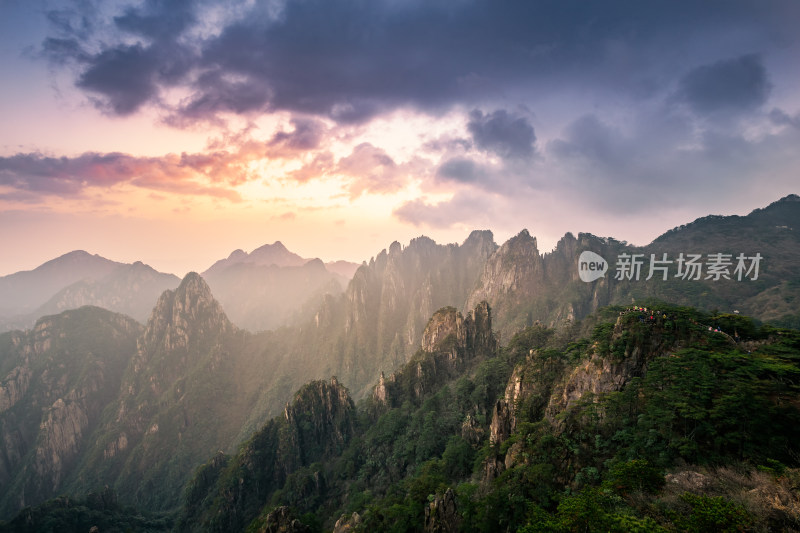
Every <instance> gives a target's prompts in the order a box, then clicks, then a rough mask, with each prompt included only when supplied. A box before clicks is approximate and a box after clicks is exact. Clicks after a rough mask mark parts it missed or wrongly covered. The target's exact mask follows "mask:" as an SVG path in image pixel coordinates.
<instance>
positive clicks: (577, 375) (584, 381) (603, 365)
mask: <svg viewBox="0 0 800 533" xmlns="http://www.w3.org/2000/svg"><path fill="white" fill-rule="evenodd" d="M625 320H626V319H625V317H620V318H619V319H618V320H617V322H616V324H615V326H614V331H613V334H612V337H611V343H612V344H614V343H616V342H618V341H619V340H620V338H621V337H622V335H623V332H624V330H625V329H626V328H627V327H629V326H628V325H627V324H626V322H625ZM666 348H667V347H665V346H664V341H663V336H662V331H661V329H660V327H655V326H654V327H652V328H650V327H648V328H647V330H646V335H645V336H644V340H643V341H642V343H641V344H633V345H629V346H628V347H626V349H625V352H624V355H623V356H622V357H615V356H613V355H611V354H607V353H606V354H604V353H600V350H599V345H598V343H595V344H594V345H593V346H592V347H591V348H590V356H589V358H588V359H586V360H583V361H581V362H580V363H579V364H578V365H577V366H576V367H575V368H574V369H573V370H572V371H571V372H570V373H569V375H568V376H567V377H566V379H565V381H564V384H563V386H562V387H560V388H558V389H555V390H554V391H553V394H552V396H551V398H550V401H549V403H548V405H547V408H546V412H545V415H546V416H547V418H548V419H549V420H550V421H555V419H556V415H558V413H560V412H562V411H565V410H567V409H569V408H571V407H572V406H573V405H575V404H577V403H578V402H579V401H580V400H581V399H582V398H583V397H584V396H586V395H587V394H593V395H595V396H597V395H602V394H606V393H608V392H612V391H618V390H621V389H622V388H623V387H624V386H625V385H626V384H627V383H628V382H630V380H631V379H633V378H634V377H637V376H642V375H643V374H644V372H645V369H646V364H647V361H648V360H650V359H652V358H654V357H658V356H660V355H662V352H663V351H664V350H665V349H666Z"/></svg>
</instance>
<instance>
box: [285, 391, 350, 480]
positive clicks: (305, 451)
mask: <svg viewBox="0 0 800 533" xmlns="http://www.w3.org/2000/svg"><path fill="white" fill-rule="evenodd" d="M284 416H285V417H286V422H287V424H288V425H289V427H290V428H292V430H293V432H294V434H295V435H296V436H297V440H298V442H297V445H298V448H297V449H298V452H299V455H300V457H299V459H300V462H301V463H303V464H307V463H309V462H310V461H309V459H312V458H313V457H317V456H318V455H319V454H320V453H321V454H322V455H329V454H332V453H333V452H335V451H337V450H341V449H342V448H343V447H344V444H345V443H346V442H347V441H349V440H350V437H351V436H352V435H353V420H354V417H355V405H354V404H353V400H351V399H350V394H349V393H348V391H347V389H346V388H344V387H343V386H342V385H341V384H340V383H339V381H338V380H337V379H336V377H332V378H331V380H330V382H326V381H312V382H311V383H309V384H308V385H306V386H305V387H303V388H302V389H300V391H298V392H297V393H296V394H295V396H294V401H293V402H292V403H290V404H287V405H286V408H285V409H284ZM323 444H324V447H323V449H322V450H319V449H318V448H319V447H320V446H321V445H323Z"/></svg>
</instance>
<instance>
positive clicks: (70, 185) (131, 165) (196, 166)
mask: <svg viewBox="0 0 800 533" xmlns="http://www.w3.org/2000/svg"><path fill="white" fill-rule="evenodd" d="M248 179H250V176H249V175H248V171H247V169H246V167H245V166H244V165H243V164H242V163H241V162H239V161H237V155H235V154H229V153H227V152H216V153H208V154H181V155H180V156H178V155H168V156H165V157H162V158H152V157H134V156H131V155H127V154H121V153H111V154H97V153H85V154H82V155H80V156H77V157H71V158H70V157H60V158H55V157H46V156H44V155H42V154H38V153H29V154H17V155H14V156H11V157H0V185H2V186H6V187H10V188H12V189H16V190H18V191H23V192H28V193H35V194H37V195H59V196H74V195H77V194H80V193H82V192H83V191H84V190H85V189H86V188H88V187H100V188H109V187H113V186H115V185H118V184H121V183H129V184H131V185H134V186H136V187H142V188H147V189H155V190H161V191H167V192H173V193H177V194H196V195H201V196H214V197H220V198H227V199H228V200H231V201H238V200H240V199H241V197H240V196H239V194H238V193H237V192H236V191H234V190H232V189H231V188H229V186H230V185H235V184H239V183H242V182H244V181H246V180H248Z"/></svg>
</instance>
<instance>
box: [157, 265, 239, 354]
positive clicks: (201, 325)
mask: <svg viewBox="0 0 800 533" xmlns="http://www.w3.org/2000/svg"><path fill="white" fill-rule="evenodd" d="M234 329H235V327H234V326H233V324H231V322H230V321H229V320H228V317H227V316H225V313H224V311H223V310H222V306H220V304H219V302H217V301H216V300H215V299H214V297H213V296H212V294H211V289H210V288H209V287H208V284H206V282H205V280H203V278H202V277H200V275H199V274H197V273H196V272H190V273H189V274H187V275H186V277H184V278H183V281H181V284H180V285H179V286H178V288H177V289H175V290H174V291H164V293H163V294H162V295H161V297H160V298H159V299H158V303H156V306H155V308H154V309H153V313H152V314H151V316H150V319H149V320H148V321H147V327H146V329H145V332H144V336H143V338H144V344H145V346H150V347H156V346H158V345H161V346H162V347H163V348H165V349H167V350H174V349H175V348H187V347H188V345H189V341H190V339H192V341H199V342H202V340H203V339H204V338H206V337H207V336H208V335H218V334H220V333H225V332H228V331H233V330H234Z"/></svg>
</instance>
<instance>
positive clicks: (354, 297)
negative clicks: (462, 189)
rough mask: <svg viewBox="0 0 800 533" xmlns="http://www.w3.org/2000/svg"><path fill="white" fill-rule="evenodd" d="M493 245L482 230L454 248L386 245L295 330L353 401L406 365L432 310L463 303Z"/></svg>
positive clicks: (425, 241) (417, 242) (421, 242)
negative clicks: (382, 376) (339, 293)
mask: <svg viewBox="0 0 800 533" xmlns="http://www.w3.org/2000/svg"><path fill="white" fill-rule="evenodd" d="M496 248H497V245H496V244H495V243H494V241H493V239H492V234H491V232H488V231H474V232H472V234H470V236H469V237H468V238H467V239H466V240H465V241H464V242H463V243H462V244H461V245H457V244H448V245H439V244H436V243H435V242H434V241H432V240H431V239H429V238H427V237H419V238H417V239H413V240H411V242H410V243H409V244H408V246H406V247H403V246H401V245H400V243H397V242H395V243H392V245H391V246H389V249H388V250H383V251H381V253H379V254H378V255H377V256H376V257H374V258H373V259H371V260H370V261H369V263H367V264H364V265H362V266H361V267H360V268H359V269H358V271H357V272H356V273H355V275H354V276H353V279H352V280H351V282H350V284H349V285H348V287H347V289H346V290H345V293H344V294H343V295H342V296H341V297H338V298H331V299H327V300H325V301H324V303H323V305H322V306H321V307H320V309H319V310H318V312H317V313H316V315H315V318H314V321H313V322H312V323H310V324H309V325H308V326H304V328H303V332H302V334H303V336H304V338H305V340H306V345H311V346H313V347H314V348H313V350H311V353H324V354H325V355H326V366H325V367H323V371H324V372H325V373H327V374H333V373H335V374H337V375H338V376H339V377H340V378H341V379H342V381H343V382H345V383H347V384H348V386H350V387H351V388H352V390H353V391H354V396H355V397H356V398H360V397H363V396H365V395H366V394H368V393H369V392H371V389H372V385H373V384H374V383H375V380H376V379H377V378H378V376H379V375H380V372H381V371H382V370H384V371H387V372H388V371H391V370H394V369H397V368H400V367H401V366H402V365H404V364H405V363H407V362H408V361H409V359H410V358H411V356H412V355H413V354H414V353H415V352H416V351H417V349H418V348H419V346H420V342H421V340H422V335H423V332H424V330H425V326H426V324H427V322H428V319H429V318H430V317H431V315H432V314H433V312H434V311H435V310H436V309H439V308H441V307H444V306H453V305H458V306H461V305H462V303H463V302H465V301H466V300H467V297H468V296H469V293H470V291H471V290H472V288H473V287H474V286H475V283H476V281H477V279H478V276H479V275H480V272H481V269H482V268H483V265H484V263H485V262H486V259H487V258H488V257H489V256H490V255H491V254H492V253H493V252H494V250H495V249H496ZM308 351H309V350H306V352H308ZM299 355H300V356H301V357H309V355H308V354H307V353H306V354H303V353H301V354H299ZM319 364H320V362H319V361H314V360H310V361H308V365H319Z"/></svg>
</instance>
